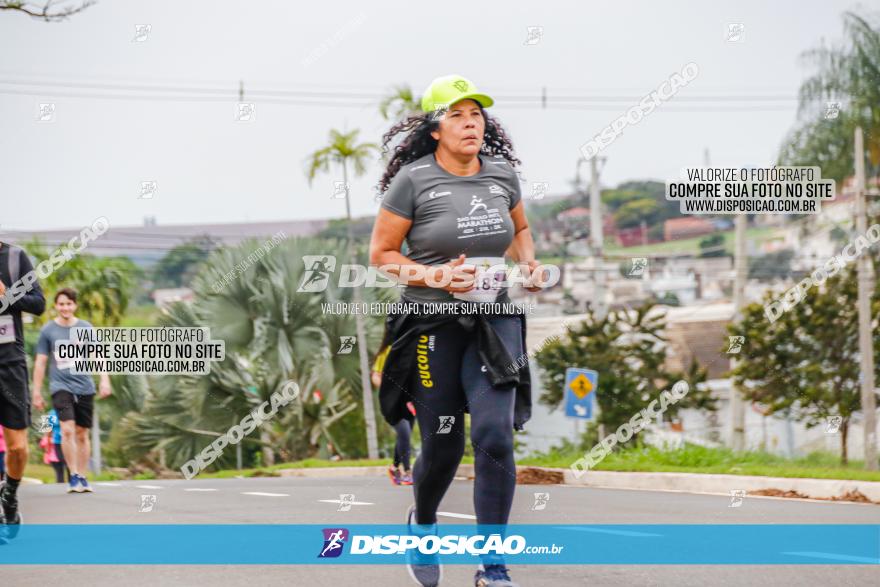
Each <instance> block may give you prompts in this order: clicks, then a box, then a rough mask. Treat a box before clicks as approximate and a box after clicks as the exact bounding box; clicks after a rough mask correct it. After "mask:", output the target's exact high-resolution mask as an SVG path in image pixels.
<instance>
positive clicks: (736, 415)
mask: <svg viewBox="0 0 880 587" xmlns="http://www.w3.org/2000/svg"><path fill="white" fill-rule="evenodd" d="M703 157H704V163H705V165H706V167H709V165H710V164H709V149H706V152H705V154H704V156H703ZM746 220H747V217H746V215H745V214H737V215H736V216H734V219H733V226H734V248H733V271H734V279H733V309H734V313H733V320H734V322H739V321H740V320H742V309H743V307H745V305H746V296H745V290H746V280H747V279H748V277H749V265H748V257H746ZM735 357H736V355H731V357H730V368H731V369H733V368H734V367H736V362H737V361H736V358H735ZM745 445H746V402H745V400H744V399H743V396H742V393H741V392H740V390H739V389H737V387H736V386H735V385H734V384H733V382H732V381H731V385H730V447H731V448H732V449H733V450H734V451H736V452H739V451H743V450H745V448H746V446H745Z"/></svg>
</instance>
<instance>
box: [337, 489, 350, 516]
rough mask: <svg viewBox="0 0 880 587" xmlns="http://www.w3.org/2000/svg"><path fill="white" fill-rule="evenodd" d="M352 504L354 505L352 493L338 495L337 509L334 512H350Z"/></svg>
mask: <svg viewBox="0 0 880 587" xmlns="http://www.w3.org/2000/svg"><path fill="white" fill-rule="evenodd" d="M352 504H354V493H340V494H339V507H338V508H336V511H337V512H350V511H351V506H352Z"/></svg>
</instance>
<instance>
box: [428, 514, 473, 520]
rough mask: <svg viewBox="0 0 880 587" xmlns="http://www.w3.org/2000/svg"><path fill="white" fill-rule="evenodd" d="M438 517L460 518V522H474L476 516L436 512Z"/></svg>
mask: <svg viewBox="0 0 880 587" xmlns="http://www.w3.org/2000/svg"><path fill="white" fill-rule="evenodd" d="M437 515H438V516H446V517H447V518H461V519H462V520H476V519H477V516H472V515H471V514H456V513H455V512H437Z"/></svg>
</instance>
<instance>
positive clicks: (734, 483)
mask: <svg viewBox="0 0 880 587" xmlns="http://www.w3.org/2000/svg"><path fill="white" fill-rule="evenodd" d="M554 470H557V471H561V472H562V473H563V475H564V476H565V484H566V485H582V486H588V487H590V486H601V487H611V488H614V489H662V490H667V491H669V490H674V491H686V492H689V493H715V494H717V493H723V494H730V492H731V491H733V490H744V491H745V492H746V493H747V494H748V493H752V492H756V491H761V490H766V489H778V490H781V491H796V492H798V493H800V494H802V495H805V496H807V497H810V498H814V499H816V498H832V497H841V496H843V495H845V494H847V493H851V492H854V491H858V492H859V493H861V494H862V495H864V496H865V497H867V498H868V499H870V500H871V501H875V502H880V482H877V481H855V480H846V479H812V478H802V477H759V476H751V475H718V474H704V473H642V472H621V471H587V472H584V473H583V474H581V475H580V477H579V478H578V477H577V476H575V474H574V472H573V471H571V470H570V469H554Z"/></svg>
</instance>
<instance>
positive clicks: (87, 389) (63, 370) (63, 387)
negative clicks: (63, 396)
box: [37, 319, 95, 395]
mask: <svg viewBox="0 0 880 587" xmlns="http://www.w3.org/2000/svg"><path fill="white" fill-rule="evenodd" d="M91 327H92V325H91V324H90V323H89V322H87V321H86V320H81V319H77V321H76V322H75V323H74V324H73V326H61V325H59V324H58V323H57V322H55V321H54V320H52V321H51V322H47V323H46V325H45V326H43V329H42V330H40V340H39V341H37V354H38V355H46V356H47V357H49V361H48V363H49V393H55V392H56V391H69V392H70V393H72V394H74V395H92V394H93V393H95V382H94V380H93V379H92V376H91V375H85V374H83V375H74V374H72V373H71V372H70V367H71V366H72V364H73V361H72V360H68V359H59V358H58V357H56V356H55V341H56V340H71V332H70V329H71V328H91Z"/></svg>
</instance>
